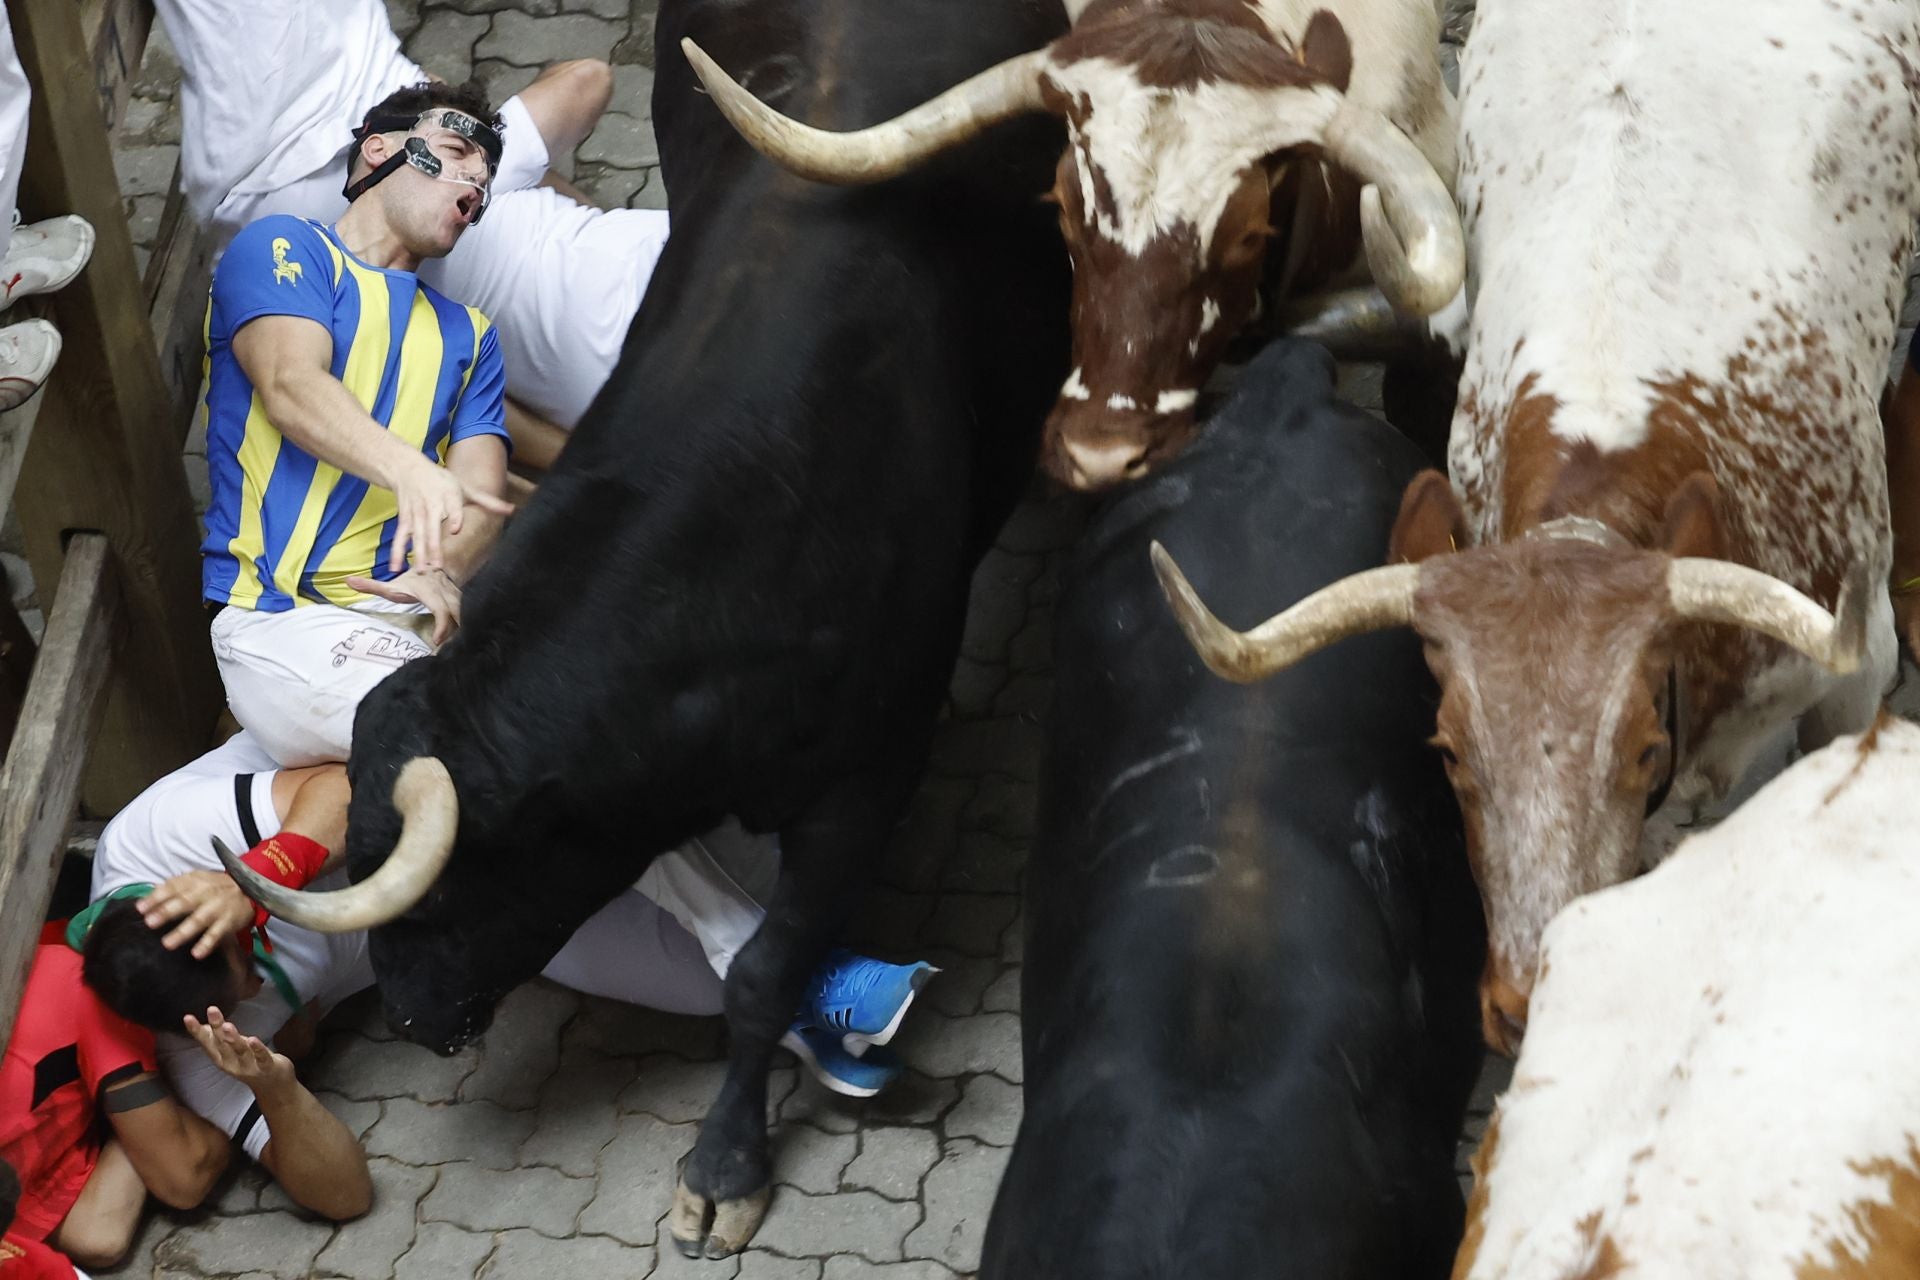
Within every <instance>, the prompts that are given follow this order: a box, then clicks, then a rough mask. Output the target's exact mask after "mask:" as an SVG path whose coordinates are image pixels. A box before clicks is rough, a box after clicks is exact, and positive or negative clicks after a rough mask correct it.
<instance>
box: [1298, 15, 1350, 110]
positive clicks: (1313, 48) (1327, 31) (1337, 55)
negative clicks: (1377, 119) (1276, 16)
mask: <svg viewBox="0 0 1920 1280" xmlns="http://www.w3.org/2000/svg"><path fill="white" fill-rule="evenodd" d="M1300 61H1301V62H1303V63H1305V64H1306V66H1307V70H1309V71H1311V72H1313V74H1314V75H1315V76H1316V77H1317V78H1318V79H1321V80H1324V81H1326V82H1327V83H1328V84H1330V85H1332V86H1333V87H1334V88H1336V89H1338V90H1340V92H1342V93H1345V92H1346V91H1347V81H1348V80H1350V79H1352V77H1353V46H1352V44H1350V43H1349V42H1348V41H1347V29H1346V28H1345V27H1343V26H1341V25H1340V19H1338V18H1336V17H1334V16H1333V14H1331V13H1329V12H1328V11H1327V10H1325V9H1319V10H1316V11H1315V12H1314V15H1313V17H1312V18H1311V19H1309V20H1308V22H1307V31H1306V34H1305V35H1303V36H1301V37H1300Z"/></svg>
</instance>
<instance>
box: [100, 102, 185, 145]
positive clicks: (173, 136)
mask: <svg viewBox="0 0 1920 1280" xmlns="http://www.w3.org/2000/svg"><path fill="white" fill-rule="evenodd" d="M170 105H171V104H169V103H166V102H160V101H158V100H156V99H153V98H128V99H127V109H126V112H125V114H123V115H122V116H121V117H120V127H119V136H118V137H116V138H115V139H114V143H113V144H114V146H116V147H122V146H127V145H129V144H132V145H138V144H139V143H142V142H146V143H156V142H158V143H178V142H179V141H180V125H179V120H180V116H179V113H178V112H176V111H171V110H169V109H168V108H169V107H170Z"/></svg>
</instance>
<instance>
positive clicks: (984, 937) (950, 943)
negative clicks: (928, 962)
mask: <svg viewBox="0 0 1920 1280" xmlns="http://www.w3.org/2000/svg"><path fill="white" fill-rule="evenodd" d="M1019 913H1020V899H1018V898H1016V897H1014V896H1013V895H1012V894H983V893H949V894H947V895H945V896H944V897H942V898H941V899H940V905H939V906H938V907H937V908H935V909H934V913H933V917H932V918H931V919H930V920H928V921H927V924H926V928H925V929H923V930H922V931H921V934H920V939H921V941H922V942H923V943H924V944H926V945H928V946H934V947H948V948H951V949H952V950H954V951H958V952H960V953H962V954H963V955H973V956H997V955H998V954H999V952H1000V935H1001V934H1003V933H1005V932H1006V929H1007V926H1008V925H1010V924H1012V923H1013V920H1014V917H1015V916H1017V915H1018V914H1019Z"/></svg>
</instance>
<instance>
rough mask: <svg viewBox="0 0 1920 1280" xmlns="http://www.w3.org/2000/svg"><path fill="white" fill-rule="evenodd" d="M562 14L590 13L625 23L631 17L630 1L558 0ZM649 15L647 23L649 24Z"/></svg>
mask: <svg viewBox="0 0 1920 1280" xmlns="http://www.w3.org/2000/svg"><path fill="white" fill-rule="evenodd" d="M560 12H562V13H591V14H593V15H594V16H595V17H598V18H607V19H609V20H611V21H614V22H620V23H625V22H626V21H627V20H628V19H630V18H631V17H632V16H633V8H632V4H631V0H560ZM652 20H653V19H652V16H651V15H649V16H648V18H647V21H649V22H651V21H652Z"/></svg>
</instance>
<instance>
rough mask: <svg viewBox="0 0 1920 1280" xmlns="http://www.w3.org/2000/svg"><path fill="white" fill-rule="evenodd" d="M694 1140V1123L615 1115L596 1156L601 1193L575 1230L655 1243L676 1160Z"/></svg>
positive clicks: (636, 1242) (675, 1178)
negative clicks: (612, 1127) (614, 1122)
mask: <svg viewBox="0 0 1920 1280" xmlns="http://www.w3.org/2000/svg"><path fill="white" fill-rule="evenodd" d="M698 1136H699V1129H698V1127H697V1126H695V1125H690V1124H677V1125H670V1124H664V1123H662V1122H661V1121H660V1120H658V1119H656V1118H654V1117H653V1116H622V1117H620V1123H619V1125H618V1127H617V1128H615V1130H614V1132H613V1140H612V1141H611V1142H609V1143H607V1145H606V1147H605V1149H603V1150H602V1151H601V1153H600V1193H599V1194H598V1195H597V1196H595V1197H594V1200H593V1203H592V1204H590V1205H588V1206H587V1211H586V1212H585V1213H583V1214H581V1215H580V1229H581V1230H582V1231H587V1232H591V1233H593V1234H595V1235H603V1236H612V1237H613V1238H614V1239H616V1240H622V1241H625V1242H626V1243H628V1244H633V1245H650V1244H652V1243H654V1227H655V1225H656V1224H657V1223H659V1222H661V1220H662V1218H663V1215H665V1214H666V1212H667V1210H668V1209H669V1208H670V1207H671V1206H672V1204H673V1188H674V1184H675V1183H676V1182H677V1181H678V1169H679V1164H680V1159H681V1157H682V1156H684V1155H686V1154H687V1152H689V1151H691V1150H693V1140H694V1139H695V1138H696V1137H698ZM667 1251H668V1252H672V1246H671V1245H669V1246H668V1249H667Z"/></svg>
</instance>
